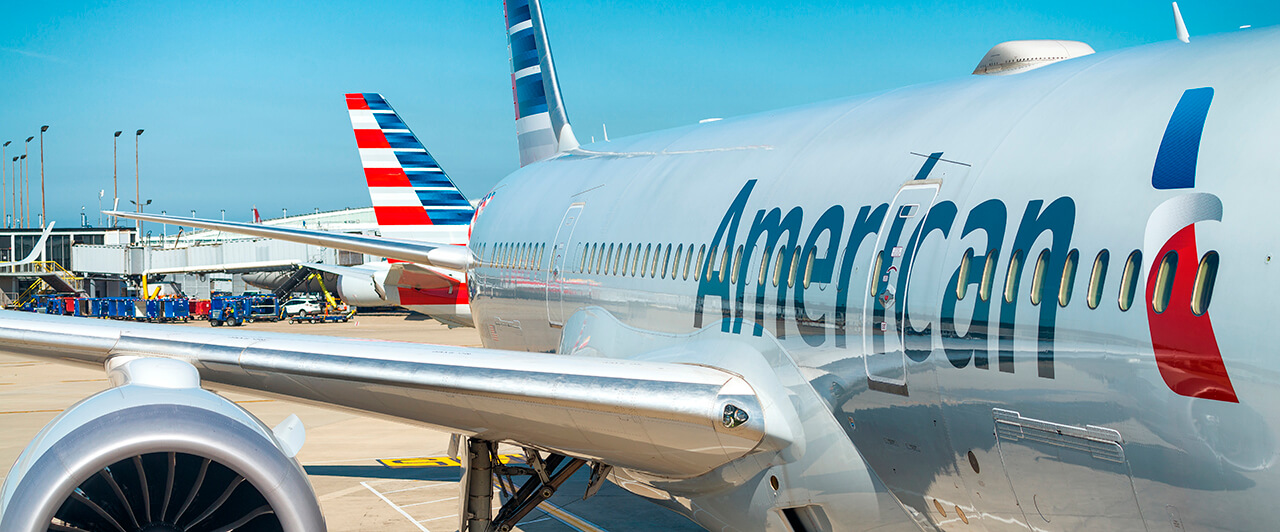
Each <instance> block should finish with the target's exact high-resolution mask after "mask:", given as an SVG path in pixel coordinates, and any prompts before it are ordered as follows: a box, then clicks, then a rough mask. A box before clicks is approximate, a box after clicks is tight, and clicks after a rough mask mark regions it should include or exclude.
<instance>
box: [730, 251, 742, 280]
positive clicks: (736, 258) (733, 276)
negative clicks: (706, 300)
mask: <svg viewBox="0 0 1280 532" xmlns="http://www.w3.org/2000/svg"><path fill="white" fill-rule="evenodd" d="M729 267H730V268H733V269H732V270H729V284H738V270H741V269H742V245H738V252H737V253H735V254H734V255H733V262H732V263H731V264H730V266H729Z"/></svg>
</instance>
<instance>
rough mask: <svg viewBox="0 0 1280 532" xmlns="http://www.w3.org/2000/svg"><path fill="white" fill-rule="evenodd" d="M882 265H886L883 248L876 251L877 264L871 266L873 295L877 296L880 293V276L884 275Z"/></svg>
mask: <svg viewBox="0 0 1280 532" xmlns="http://www.w3.org/2000/svg"><path fill="white" fill-rule="evenodd" d="M881 266H884V251H883V250H881V251H878V252H876V264H875V266H873V267H872V268H871V294H870V295H871V297H876V296H877V295H879V294H880V276H881V275H883V274H882V273H881V272H880V267H881Z"/></svg>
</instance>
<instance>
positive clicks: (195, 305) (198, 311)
mask: <svg viewBox="0 0 1280 532" xmlns="http://www.w3.org/2000/svg"><path fill="white" fill-rule="evenodd" d="M209 303H210V300H208V299H192V300H191V302H190V310H189V311H190V313H191V318H192V319H197V320H207V319H209Z"/></svg>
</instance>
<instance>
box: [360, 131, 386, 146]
mask: <svg viewBox="0 0 1280 532" xmlns="http://www.w3.org/2000/svg"><path fill="white" fill-rule="evenodd" d="M354 131H355V132H356V147H357V148H390V147H391V144H389V143H387V136H386V135H383V134H382V130H381V129H356V130H354Z"/></svg>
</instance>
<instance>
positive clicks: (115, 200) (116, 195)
mask: <svg viewBox="0 0 1280 532" xmlns="http://www.w3.org/2000/svg"><path fill="white" fill-rule="evenodd" d="M121 133H124V132H123V131H117V132H116V134H115V136H114V137H112V138H111V198H112V201H111V208H112V209H114V208H116V207H118V206H119V205H120V182H119V181H118V180H117V179H116V168H117V167H116V152H117V151H118V146H119V144H120V142H119V140H120V134H121ZM112 220H113V221H112V222H111V225H112V227H114V226H117V225H120V219H119V218H112Z"/></svg>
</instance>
